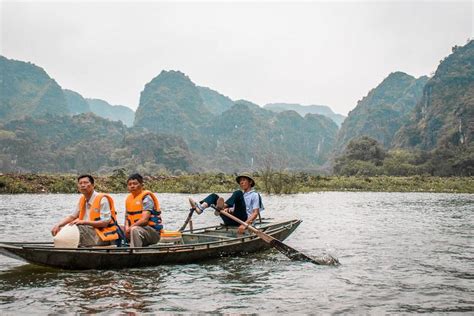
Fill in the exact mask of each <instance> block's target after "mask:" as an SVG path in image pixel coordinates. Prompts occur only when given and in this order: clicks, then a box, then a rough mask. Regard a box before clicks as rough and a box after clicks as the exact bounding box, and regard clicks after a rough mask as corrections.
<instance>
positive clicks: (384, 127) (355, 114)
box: [334, 72, 428, 153]
mask: <svg viewBox="0 0 474 316" xmlns="http://www.w3.org/2000/svg"><path fill="white" fill-rule="evenodd" d="M427 81H428V78H427V77H426V76H424V77H420V78H418V79H416V78H414V77H412V76H410V75H407V74H406V73H403V72H394V73H391V74H390V75H389V76H388V77H387V78H385V79H384V80H383V81H382V82H381V83H380V84H379V85H378V86H377V87H376V88H374V89H372V90H371V91H370V92H369V93H368V94H367V96H365V97H364V98H363V99H362V100H360V101H359V102H358V103H357V106H356V107H355V108H354V109H353V110H352V111H351V112H349V115H348V117H347V118H346V120H345V121H344V123H343V124H342V126H341V129H340V130H339V133H338V135H337V141H336V144H335V148H334V151H335V153H341V152H342V151H343V150H344V148H345V146H346V145H347V144H348V143H349V142H350V141H351V140H352V139H355V138H358V137H362V136H368V137H371V138H373V139H375V140H377V141H378V142H380V143H381V144H382V146H383V147H385V148H390V147H391V146H392V140H393V137H394V136H395V134H396V133H397V131H398V130H399V129H400V127H401V126H403V125H404V124H405V123H406V122H408V117H409V113H410V112H411V111H412V110H413V108H414V107H415V105H416V104H417V102H418V101H419V100H420V99H421V96H422V91H423V87H424V86H425V84H426V82H427Z"/></svg>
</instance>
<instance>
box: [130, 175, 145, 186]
mask: <svg viewBox="0 0 474 316" xmlns="http://www.w3.org/2000/svg"><path fill="white" fill-rule="evenodd" d="M130 180H137V181H138V182H140V184H143V177H142V176H141V174H139V173H134V174H131V175H130V176H129V177H128V179H127V183H128V181H130Z"/></svg>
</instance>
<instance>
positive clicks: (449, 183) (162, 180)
mask: <svg viewBox="0 0 474 316" xmlns="http://www.w3.org/2000/svg"><path fill="white" fill-rule="evenodd" d="M94 176H95V177H96V189H97V190H98V191H102V192H110V193H124V192H126V191H127V189H126V184H125V183H126V179H127V175H126V173H125V172H124V170H116V171H115V172H114V173H113V174H111V175H99V176H96V175H94ZM253 176H254V179H255V180H256V182H257V186H256V189H257V190H258V191H260V192H264V193H270V194H292V193H299V192H318V191H379V192H450V193H474V177H433V176H423V175H421V176H420V175H416V176H407V177H390V176H374V177H368V176H320V175H311V174H307V173H286V172H273V173H270V174H262V173H254V174H253ZM76 177H77V175H73V174H61V175H56V174H54V175H52V174H48V175H46V174H1V175H0V193H2V194H16V193H76V192H77V189H76ZM145 186H146V188H148V189H150V190H152V191H154V192H166V193H206V192H231V191H233V190H235V189H236V188H237V187H238V185H237V183H236V182H235V175H227V174H223V173H218V174H189V175H180V176H172V175H153V176H145Z"/></svg>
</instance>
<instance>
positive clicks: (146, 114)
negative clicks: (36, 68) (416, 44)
mask: <svg viewBox="0 0 474 316" xmlns="http://www.w3.org/2000/svg"><path fill="white" fill-rule="evenodd" d="M136 113H137V115H136V117H135V123H134V126H136V127H144V128H146V129H148V130H150V131H154V132H166V133H171V134H178V135H180V136H182V137H183V138H184V139H185V140H186V142H187V144H188V146H189V148H190V150H191V152H192V153H193V159H194V160H195V161H196V162H197V165H198V166H200V167H201V168H202V169H203V170H215V171H225V172H234V171H239V170H245V169H251V168H256V167H258V166H260V167H261V166H262V165H263V164H264V161H263V160H264V156H268V155H278V156H279V157H280V158H281V157H286V158H285V159H286V161H287V164H288V166H289V167H290V168H303V167H308V168H316V167H317V166H319V165H321V164H323V163H324V162H325V160H326V159H327V156H328V153H329V152H330V147H331V146H332V143H333V141H334V139H335V135H336V132H337V125H336V124H335V123H333V122H332V121H331V120H330V119H329V118H326V117H324V116H319V115H314V116H312V115H309V116H307V117H305V118H303V117H301V116H299V115H297V114H296V116H294V115H293V114H292V113H291V112H288V113H286V112H285V113H275V112H272V111H268V110H265V109H263V108H261V107H259V106H258V105H256V104H253V103H251V102H248V101H245V100H238V101H235V102H233V101H232V100H231V99H229V98H227V97H225V96H223V95H221V94H219V93H217V92H215V91H213V90H211V89H209V88H202V87H198V86H196V85H195V84H194V83H193V82H192V81H191V80H190V79H189V77H187V76H186V75H185V74H184V73H182V72H179V71H162V72H161V73H160V74H159V75H158V76H157V77H155V78H154V79H153V80H152V81H151V82H149V83H147V84H146V85H145V89H144V90H143V92H142V94H141V98H140V105H139V107H138V109H137V112H136Z"/></svg>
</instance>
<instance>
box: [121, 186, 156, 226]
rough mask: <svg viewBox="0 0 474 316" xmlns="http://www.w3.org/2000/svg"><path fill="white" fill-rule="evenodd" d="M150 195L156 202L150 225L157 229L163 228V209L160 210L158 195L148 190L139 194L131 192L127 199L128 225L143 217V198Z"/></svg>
mask: <svg viewBox="0 0 474 316" xmlns="http://www.w3.org/2000/svg"><path fill="white" fill-rule="evenodd" d="M146 195H148V196H150V197H151V199H152V200H153V203H154V204H155V208H154V210H152V211H151V215H150V219H149V221H148V226H151V227H153V228H155V229H156V230H158V231H159V230H161V229H162V228H163V221H162V220H161V211H160V203H159V202H158V199H157V198H156V196H155V195H154V194H153V193H152V192H150V191H148V190H143V191H142V193H140V194H139V195H137V196H133V194H129V195H128V196H127V199H126V200H125V210H126V214H127V222H128V225H129V226H131V225H133V224H134V223H135V222H136V221H138V220H139V219H140V218H141V217H142V212H143V198H144V197H145V196H146Z"/></svg>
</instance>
